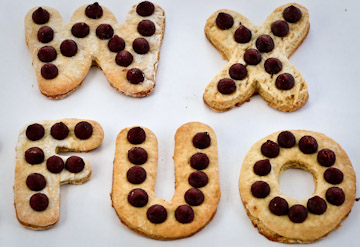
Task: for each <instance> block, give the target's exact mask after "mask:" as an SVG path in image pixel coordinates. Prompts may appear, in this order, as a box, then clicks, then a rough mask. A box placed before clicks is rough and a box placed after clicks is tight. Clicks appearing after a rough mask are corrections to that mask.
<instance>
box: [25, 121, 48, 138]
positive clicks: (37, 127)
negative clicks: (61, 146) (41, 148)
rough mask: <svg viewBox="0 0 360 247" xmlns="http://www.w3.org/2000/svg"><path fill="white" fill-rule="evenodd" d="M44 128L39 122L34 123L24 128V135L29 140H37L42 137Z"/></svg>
mask: <svg viewBox="0 0 360 247" xmlns="http://www.w3.org/2000/svg"><path fill="white" fill-rule="evenodd" d="M44 134H45V129H44V127H43V126H42V125H41V124H38V123H34V124H31V125H29V126H28V127H27V128H26V137H27V138H28V139H29V140H30V141H37V140H40V139H41V138H43V136H44Z"/></svg>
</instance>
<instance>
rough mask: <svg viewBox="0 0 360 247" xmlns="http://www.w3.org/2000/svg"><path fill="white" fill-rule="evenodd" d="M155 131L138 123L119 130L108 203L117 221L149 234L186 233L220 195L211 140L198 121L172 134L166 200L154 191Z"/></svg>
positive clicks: (199, 224)
mask: <svg viewBox="0 0 360 247" xmlns="http://www.w3.org/2000/svg"><path fill="white" fill-rule="evenodd" d="M157 146H158V145H157V139H156V136H155V134H154V133H153V132H151V130H149V129H147V128H142V127H132V128H126V129H123V130H122V131H121V132H120V133H119V135H118V137H117V140H116V152H115V160H114V171H113V186H112V194H111V199H112V205H113V207H114V209H115V211H116V213H117V215H118V216H119V218H120V220H121V221H122V222H123V223H124V224H125V225H126V226H128V227H129V228H130V229H132V230H134V231H135V232H137V233H140V234H142V235H145V236H147V237H150V238H154V239H164V240H165V239H178V238H184V237H188V236H191V235H193V234H195V233H196V232H198V231H200V230H201V229H202V228H203V227H205V226H206V224H207V223H209V222H210V221H211V219H212V218H213V216H214V214H215V213H216V208H217V205H218V202H219V200H220V185H219V175H218V162H217V140H216V135H215V133H214V131H213V130H212V129H211V128H210V127H209V126H207V125H205V124H203V123H198V122H192V123H187V124H184V125H183V126H181V127H180V128H179V129H178V130H177V132H176V135H175V153H174V161H175V194H174V196H173V198H172V199H171V201H170V202H166V201H164V200H162V199H161V198H158V197H156V195H155V191H154V188H155V179H156V170H157V159H158V148H157Z"/></svg>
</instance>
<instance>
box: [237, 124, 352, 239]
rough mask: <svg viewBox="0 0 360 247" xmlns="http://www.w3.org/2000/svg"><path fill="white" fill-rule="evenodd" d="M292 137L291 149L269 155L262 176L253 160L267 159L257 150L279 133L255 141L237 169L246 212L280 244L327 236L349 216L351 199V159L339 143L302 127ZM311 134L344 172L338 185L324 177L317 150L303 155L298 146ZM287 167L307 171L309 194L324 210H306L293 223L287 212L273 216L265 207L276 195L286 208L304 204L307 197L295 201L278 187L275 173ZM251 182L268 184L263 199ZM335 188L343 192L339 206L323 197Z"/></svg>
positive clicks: (253, 221)
mask: <svg viewBox="0 0 360 247" xmlns="http://www.w3.org/2000/svg"><path fill="white" fill-rule="evenodd" d="M290 132H291V133H293V135H294V136H295V138H296V144H295V146H293V147H292V148H282V147H280V153H279V155H278V156H277V157H275V158H269V160H270V163H271V171H270V173H269V174H267V175H266V176H258V175H256V174H255V172H254V170H253V168H254V164H255V162H257V161H259V160H263V159H267V157H265V156H264V155H263V154H262V152H261V151H260V150H261V146H262V144H263V143H265V142H266V141H267V140H271V141H274V142H277V138H278V135H279V133H280V131H279V132H276V133H273V134H271V135H269V136H267V137H265V138H263V139H261V140H259V141H258V142H256V143H255V144H254V145H253V146H252V147H251V148H250V150H249V152H248V153H247V155H246V156H245V159H244V162H243V164H242V168H241V174H240V179H239V188H240V194H241V199H242V202H243V204H244V207H245V209H246V212H247V214H248V216H249V218H250V219H251V221H252V223H253V225H254V226H255V227H257V228H258V230H259V233H261V234H263V235H264V236H265V237H267V238H268V239H270V240H272V241H278V242H283V243H310V242H314V241H317V240H319V239H321V238H323V237H325V236H327V235H328V234H329V233H330V232H332V231H333V230H334V229H337V228H338V227H340V226H341V222H342V221H343V220H345V219H346V217H347V216H348V215H349V213H350V211H351V208H352V206H353V204H354V199H355V184H356V177H355V173H354V170H353V168H352V165H351V162H350V160H349V158H348V156H347V155H346V153H345V151H344V150H343V149H342V148H341V146H340V145H339V144H338V143H336V142H335V141H334V140H332V139H330V138H329V137H327V136H325V135H324V134H321V133H318V132H312V131H305V130H291V131H290ZM306 135H307V136H312V137H314V138H315V139H316V140H317V143H318V149H317V151H320V150H322V149H330V150H332V151H333V152H334V153H335V155H336V161H335V163H334V164H333V165H332V166H331V167H333V168H337V169H340V170H341V171H342V173H343V174H344V178H343V181H342V182H341V183H340V184H336V185H334V184H330V183H329V182H327V181H326V180H325V179H324V172H325V171H326V170H327V167H324V166H322V165H320V164H319V162H318V160H317V153H318V152H315V153H312V154H304V153H303V152H301V151H300V149H299V145H298V143H299V140H300V139H301V138H302V137H303V136H306ZM288 168H299V169H303V170H306V171H308V172H310V173H311V174H312V175H313V177H314V183H315V187H316V188H315V191H314V193H313V195H312V197H313V196H319V197H321V198H323V199H324V200H325V201H326V203H327V209H326V211H325V212H324V213H323V214H321V215H316V214H313V213H310V212H308V216H307V218H306V219H305V221H303V222H302V223H293V222H292V221H291V220H290V219H289V217H288V215H282V216H277V215H275V214H273V213H272V212H271V211H270V209H269V202H270V201H271V200H272V199H273V198H274V197H276V196H279V197H281V198H284V199H285V200H286V201H287V202H288V204H289V207H291V206H292V205H295V204H300V205H303V206H304V207H305V208H306V207H307V202H308V200H302V201H298V200H295V199H293V198H291V197H288V196H287V195H285V194H283V193H282V192H281V190H280V188H279V176H280V174H281V172H283V171H284V170H286V169H288ZM255 181H265V182H267V183H268V184H269V186H270V193H269V195H268V196H266V197H265V198H256V197H254V196H253V194H252V192H251V186H252V184H253V183H254V182H255ZM333 186H335V187H339V188H341V189H342V190H343V191H344V194H345V201H344V203H343V204H341V205H340V206H335V205H333V204H331V203H329V201H328V200H327V198H326V197H325V194H326V191H327V190H328V189H329V188H330V187H333Z"/></svg>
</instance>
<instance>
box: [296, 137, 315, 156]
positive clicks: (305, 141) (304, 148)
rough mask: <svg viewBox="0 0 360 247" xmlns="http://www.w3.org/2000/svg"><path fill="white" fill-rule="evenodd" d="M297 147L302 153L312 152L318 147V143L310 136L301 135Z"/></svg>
mask: <svg viewBox="0 0 360 247" xmlns="http://www.w3.org/2000/svg"><path fill="white" fill-rule="evenodd" d="M299 148H300V150H301V152H303V153H304V154H313V153H316V151H317V149H318V143H317V141H316V139H315V138H314V137H312V136H303V137H301V139H300V140H299Z"/></svg>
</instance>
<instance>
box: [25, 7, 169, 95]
mask: <svg viewBox="0 0 360 247" xmlns="http://www.w3.org/2000/svg"><path fill="white" fill-rule="evenodd" d="M164 30H165V13H164V11H163V9H162V8H161V7H160V6H158V5H155V4H153V3H151V2H148V1H144V2H141V3H139V4H137V5H134V6H133V7H132V9H131V10H130V12H129V14H128V16H127V19H126V21H125V22H124V23H117V22H116V19H115V16H114V15H113V14H112V12H111V11H110V10H108V9H107V8H106V7H104V6H100V5H99V4H98V3H97V2H95V3H94V4H90V5H84V6H82V7H80V8H79V9H77V10H76V11H75V13H74V14H73V16H72V18H71V21H70V23H63V22H62V19H61V16H60V14H59V12H58V11H57V10H55V9H53V8H50V7H35V8H33V9H31V10H30V11H29V12H28V13H27V15H26V17H25V36H26V43H27V45H28V47H29V49H30V51H31V54H32V55H33V59H32V60H33V61H32V63H33V67H34V69H35V73H36V78H37V81H38V85H39V89H40V91H41V93H42V94H43V95H45V96H47V97H49V98H52V99H60V98H63V97H65V96H67V95H68V94H70V93H72V92H73V91H74V90H75V89H77V88H78V87H79V86H80V85H81V83H82V82H83V81H84V79H85V76H86V75H87V73H88V71H89V69H90V67H91V65H92V64H96V65H98V66H99V67H100V68H101V69H102V70H103V71H104V73H105V76H106V77H107V79H108V80H109V82H110V85H111V86H112V87H114V88H115V89H116V90H118V91H120V92H121V93H123V94H125V95H128V96H132V97H145V96H147V95H149V94H150V93H151V92H152V91H153V90H154V87H155V74H156V71H157V67H158V62H159V56H160V46H161V43H162V39H163V35H164Z"/></svg>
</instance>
